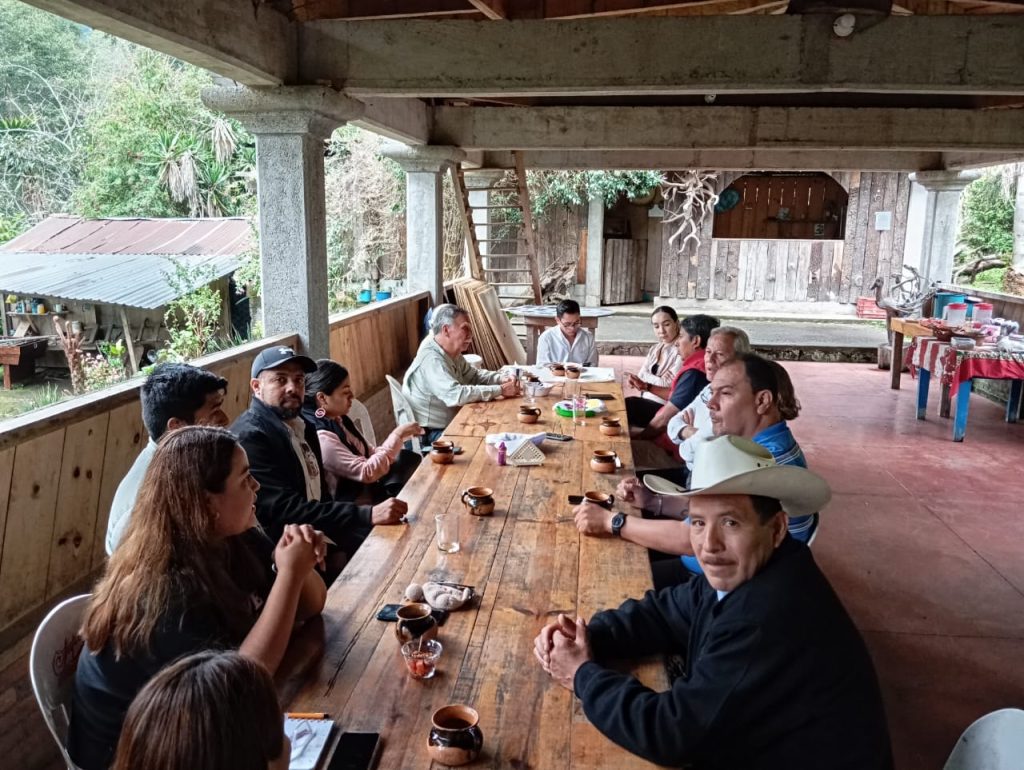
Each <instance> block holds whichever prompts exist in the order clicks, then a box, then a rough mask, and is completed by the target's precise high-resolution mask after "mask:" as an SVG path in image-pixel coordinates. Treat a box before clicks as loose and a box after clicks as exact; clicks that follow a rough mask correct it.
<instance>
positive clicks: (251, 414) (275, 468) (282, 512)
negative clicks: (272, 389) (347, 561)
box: [231, 398, 372, 555]
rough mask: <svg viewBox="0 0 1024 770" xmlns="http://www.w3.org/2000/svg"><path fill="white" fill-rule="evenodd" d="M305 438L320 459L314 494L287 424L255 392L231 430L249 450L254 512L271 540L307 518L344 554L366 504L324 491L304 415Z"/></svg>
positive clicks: (364, 526)
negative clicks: (315, 496) (256, 487)
mask: <svg viewBox="0 0 1024 770" xmlns="http://www.w3.org/2000/svg"><path fill="white" fill-rule="evenodd" d="M303 422H304V423H305V426H306V431H305V439H306V443H307V444H309V448H310V449H312V450H313V454H315V455H316V460H317V463H318V464H319V465H320V500H307V499H306V476H305V474H304V473H303V472H302V465H301V464H300V462H299V458H298V457H297V456H296V454H295V450H294V448H293V447H292V440H291V429H290V428H289V427H288V426H287V425H285V423H284V422H283V421H282V420H281V418H280V417H278V416H277V415H276V414H275V413H274V411H273V410H272V409H271V408H270V407H269V406H267V405H266V404H264V403H263V402H262V401H260V400H259V399H257V398H253V400H252V403H251V404H250V405H249V408H248V409H247V410H246V411H245V412H243V413H242V414H241V415H239V417H238V419H237V420H235V423H234V424H233V425H232V426H231V430H232V432H233V433H234V434H235V435H236V436H238V440H239V442H240V443H241V445H242V448H243V449H245V452H246V454H247V455H249V468H250V470H251V471H252V475H253V476H254V477H255V478H256V480H257V481H258V482H259V483H260V491H259V492H257V493H256V518H257V519H259V521H260V524H262V525H263V528H264V529H265V530H266V531H267V534H268V535H269V536H270V537H271V539H273V540H274V541H275V542H276V541H277V540H278V539H280V537H281V532H282V531H283V530H284V525H285V524H312V525H313V526H314V527H316V528H317V529H320V530H323V532H324V533H325V534H326V535H327V536H328V537H330V538H331V539H333V540H334V541H335V542H336V543H338V545H339V546H341V548H342V550H344V551H346V552H347V553H348V554H349V555H351V554H352V552H353V551H354V550H355V548H357V547H358V546H359V543H361V542H362V540H363V538H365V537H366V535H367V534H368V533H369V531H370V528H371V526H372V525H371V522H370V516H371V512H370V508H369V506H365V505H355V504H353V503H341V502H335V501H334V500H332V499H331V496H330V493H329V492H328V491H327V482H326V479H325V476H324V463H323V458H322V457H321V456H320V440H319V439H318V438H317V435H316V429H315V428H314V427H313V426H312V425H310V424H309V423H308V422H306V421H305V420H304V421H303Z"/></svg>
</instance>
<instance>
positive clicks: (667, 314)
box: [626, 305, 683, 404]
mask: <svg viewBox="0 0 1024 770" xmlns="http://www.w3.org/2000/svg"><path fill="white" fill-rule="evenodd" d="M651 327H652V328H653V329H654V336H655V338H656V339H657V340H658V341H657V342H656V343H655V344H653V345H651V347H650V349H649V350H648V351H647V358H645V359H644V364H643V366H641V367H640V371H639V372H637V373H636V374H633V373H632V372H627V373H626V376H627V377H628V378H629V384H630V386H631V387H633V388H635V389H636V390H639V391H640V395H639V396H631V397H630V398H640V399H643V400H645V401H650V402H652V403H654V404H664V403H665V402H666V401H667V400H668V397H669V396H670V395H671V392H672V381H673V380H674V379H675V378H676V375H677V374H678V373H679V367H681V366H682V365H683V359H682V358H680V357H679V351H678V350H676V340H677V339H678V338H679V316H678V315H677V314H676V311H675V309H674V308H672V307H670V306H669V305H660V306H659V307H656V308H654V312H653V313H651Z"/></svg>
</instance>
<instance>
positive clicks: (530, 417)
mask: <svg viewBox="0 0 1024 770" xmlns="http://www.w3.org/2000/svg"><path fill="white" fill-rule="evenodd" d="M516 418H517V419H518V420H519V422H524V423H527V424H530V423H534V422H537V420H539V419H540V408H539V407H536V406H521V407H519V414H517V415H516Z"/></svg>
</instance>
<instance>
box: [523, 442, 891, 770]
mask: <svg viewBox="0 0 1024 770" xmlns="http://www.w3.org/2000/svg"><path fill="white" fill-rule="evenodd" d="M687 495H688V497H689V498H690V519H691V525H692V526H691V540H692V543H693V549H694V552H695V553H696V555H697V558H698V560H699V561H700V564H701V567H703V570H704V575H703V576H702V577H699V578H696V579H694V580H691V581H689V582H688V583H686V584H682V585H677V586H674V587H671V588H666V589H663V590H662V591H659V592H657V593H655V592H654V591H649V592H648V593H647V595H646V596H645V597H644V598H643V599H641V600H639V601H635V600H629V601H627V602H626V603H625V604H623V605H622V606H621V607H619V609H617V610H611V611H606V612H600V613H598V614H597V615H595V616H594V617H593V618H592V619H591V621H590V622H589V623H587V622H586V621H584V620H583V619H581V618H577V619H576V620H575V621H573V620H571V619H570V618H568V617H566V616H564V615H559V617H558V620H557V621H556V622H554V623H552V624H550V625H548V626H545V627H544V628H543V629H542V630H541V632H540V634H539V635H538V636H537V638H536V640H535V642H534V646H535V650H534V652H535V655H536V657H537V659H538V660H539V661H540V663H541V665H542V666H543V668H544V670H545V671H547V672H548V673H549V674H550V675H551V677H552V678H553V679H555V681H557V682H558V683H559V684H561V685H562V686H563V687H566V688H567V689H570V690H573V691H574V692H575V693H576V695H577V697H579V699H580V700H581V701H582V703H583V710H584V712H585V713H586V715H587V718H588V719H589V720H590V721H591V723H592V724H594V726H596V727H597V728H598V729H599V730H600V731H601V732H602V733H604V734H605V735H606V736H607V737H608V738H610V739H611V740H613V741H614V742H615V743H617V744H619V745H620V746H622V747H624V748H626V749H628V750H629V751H632V752H633V753H635V754H637V755H639V756H641V757H643V758H644V759H647V760H649V761H651V762H654V763H655V764H659V765H670V766H673V767H679V766H681V765H687V766H692V767H694V768H701V770H712V769H715V768H722V769H723V770H724V769H725V768H737V769H738V768H743V769H744V770H770V769H771V770H774V769H775V768H779V770H782V769H783V768H787V769H788V768H800V770H819V769H820V770H891V768H892V766H893V761H892V751H891V747H890V743H889V734H888V729H887V727H886V722H885V713H884V710H883V708H882V699H881V695H880V693H879V688H878V681H877V677H876V675H875V670H874V667H873V665H872V663H871V658H870V657H869V655H868V652H867V649H866V647H865V645H864V641H863V639H862V638H861V636H860V634H859V633H858V631H857V629H856V628H855V627H854V625H853V622H852V621H851V620H850V617H849V615H847V613H846V610H845V609H844V608H843V605H842V604H841V603H840V601H839V599H838V598H837V597H836V595H835V593H834V592H833V590H832V587H831V586H830V585H829V583H828V580H826V579H825V576H824V575H823V574H822V573H821V571H820V570H819V569H818V567H817V565H816V564H815V563H814V559H813V558H812V556H811V552H810V550H809V549H808V548H807V546H806V545H804V544H803V543H800V542H798V541H796V540H794V539H793V538H792V537H790V536H789V535H788V533H787V531H786V528H787V516H786V514H787V513H789V514H790V515H805V514H808V513H811V512H814V511H819V510H821V508H823V507H824V505H825V504H826V503H827V502H828V501H829V498H830V497H831V492H830V491H829V488H828V485H827V484H826V483H825V481H824V480H823V479H821V478H820V477H819V476H817V475H815V474H813V473H811V472H810V471H808V470H806V469H804V468H799V467H796V466H788V465H778V464H776V462H775V460H774V459H773V458H772V456H771V454H770V453H769V452H768V451H767V450H765V449H764V448H763V447H761V446H759V445H757V444H755V443H754V442H752V441H750V440H749V439H744V438H740V437H738V436H722V437H720V438H717V439H714V440H712V441H709V442H706V443H704V444H701V445H700V446H699V447H698V449H697V464H696V466H695V468H694V477H693V482H692V487H691V489H690V491H689V492H688V493H687ZM668 653H675V654H680V655H682V656H683V657H684V659H685V671H686V673H685V675H683V676H681V677H679V678H678V679H676V680H675V682H674V683H673V684H672V688H671V689H670V690H668V691H667V692H660V693H659V692H654V691H652V690H649V689H648V688H646V687H644V685H642V684H641V683H640V682H639V681H637V679H636V678H634V677H632V676H630V675H628V674H622V673H619V672H618V671H616V670H615V669H612V668H608V667H606V666H605V665H603V663H604V662H605V661H607V660H610V659H616V658H618V659H621V658H624V657H630V658H633V657H648V656H651V655H658V654H668Z"/></svg>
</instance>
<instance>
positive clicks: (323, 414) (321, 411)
mask: <svg viewBox="0 0 1024 770" xmlns="http://www.w3.org/2000/svg"><path fill="white" fill-rule="evenodd" d="M313 414H315V415H316V417H317V419H318V420H322V419H323V418H324V417H326V416H327V412H326V411H325V410H324V408H323V407H322V406H321V407H317V410H316V411H315V412H313Z"/></svg>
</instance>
